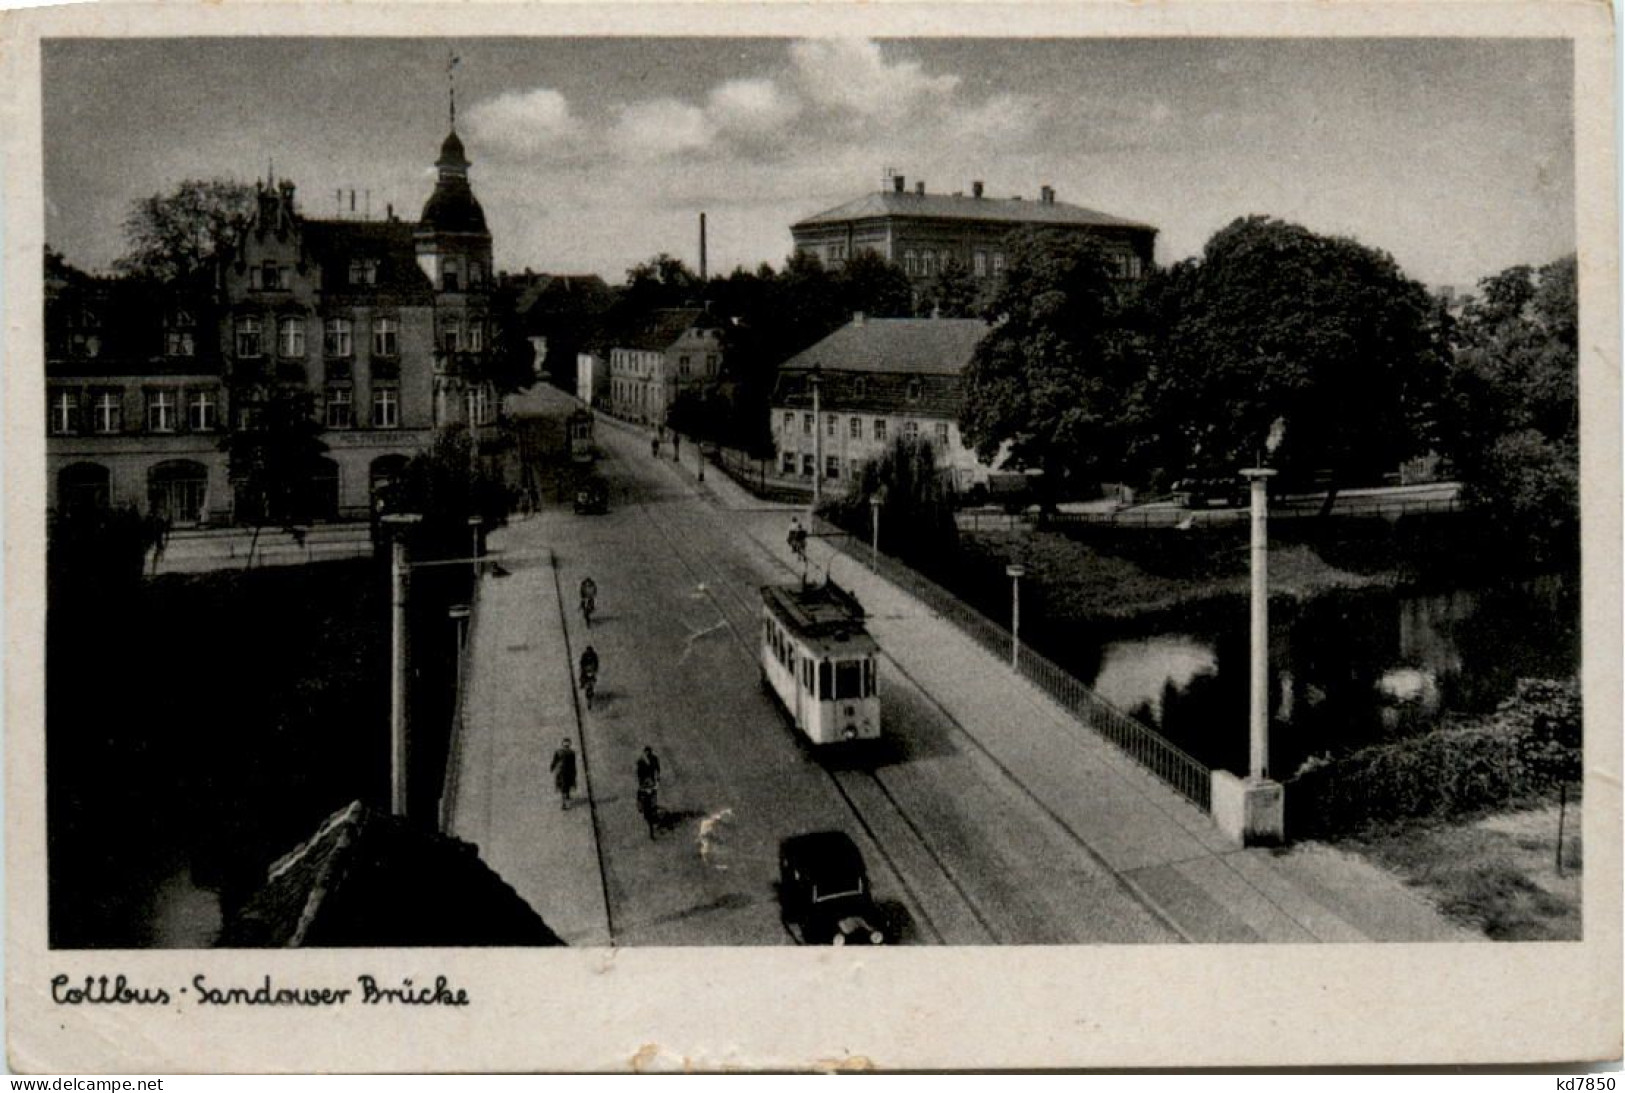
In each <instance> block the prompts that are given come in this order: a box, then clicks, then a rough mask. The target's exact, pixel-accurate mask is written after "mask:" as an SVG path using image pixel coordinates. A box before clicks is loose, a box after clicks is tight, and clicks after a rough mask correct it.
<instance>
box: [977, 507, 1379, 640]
mask: <svg viewBox="0 0 1625 1093" xmlns="http://www.w3.org/2000/svg"><path fill="white" fill-rule="evenodd" d="M1135 534H1136V536H1137V539H1127V538H1125V537H1117V538H1114V539H1108V540H1103V541H1101V542H1098V543H1097V542H1090V541H1084V540H1082V539H1075V538H1072V537H1069V536H1067V535H1063V534H1059V533H1055V532H1050V531H1043V530H1030V531H1026V530H1024V531H986V532H975V533H962V534H961V537H960V551H961V556H962V559H963V562H964V568H965V569H966V570H968V571H969V573H970V574H975V575H976V578H980V581H978V583H981V582H984V581H985V582H988V583H991V584H993V585H994V586H995V587H996V588H999V589H1000V590H1001V591H1002V592H1003V594H1004V595H1006V596H1007V595H1008V588H1009V581H1008V578H1006V577H1005V576H1004V566H1005V565H1006V564H1007V563H1010V562H1015V563H1019V564H1021V565H1023V566H1025V567H1026V570H1027V574H1026V577H1025V578H1024V579H1023V595H1024V596H1030V597H1031V598H1032V599H1033V600H1034V601H1036V602H1034V603H1033V611H1032V614H1033V616H1034V617H1035V618H1042V619H1043V621H1044V624H1045V628H1046V629H1049V628H1060V627H1066V626H1071V625H1077V624H1088V623H1114V624H1117V623H1129V622H1133V623H1138V624H1141V625H1153V624H1156V623H1158V622H1160V621H1162V620H1165V619H1167V618H1168V617H1169V616H1171V615H1176V614H1180V613H1183V612H1188V611H1189V610H1191V609H1193V608H1200V607H1201V606H1203V605H1207V604H1212V603H1215V602H1218V601H1223V600H1234V599H1235V598H1236V597H1245V596H1247V595H1248V594H1249V592H1250V589H1251V585H1250V580H1251V578H1250V575H1249V572H1248V553H1247V544H1246V541H1245V539H1237V538H1236V537H1235V536H1225V537H1223V538H1219V537H1216V536H1211V535H1209V536H1204V537H1203V538H1202V539H1201V540H1200V541H1193V540H1190V539H1177V538H1171V537H1172V536H1177V535H1178V534H1179V533H1178V532H1168V533H1135ZM1269 577H1270V598H1271V599H1272V600H1281V599H1289V600H1308V599H1311V598H1313V597H1314V596H1317V595H1320V594H1321V593H1324V592H1330V591H1339V590H1350V589H1362V588H1373V587H1381V586H1385V585H1391V584H1393V582H1394V574H1393V572H1392V571H1391V570H1390V571H1383V570H1378V571H1375V572H1357V571H1355V570H1353V569H1349V568H1343V567H1341V566H1338V565H1334V564H1332V563H1331V562H1328V561H1327V560H1325V559H1324V558H1323V557H1322V556H1321V554H1320V553H1318V552H1317V551H1316V550H1315V549H1314V548H1313V547H1311V546H1309V545H1307V544H1303V543H1276V544H1275V545H1273V546H1272V547H1271V549H1270V552H1269ZM976 578H973V580H974V579H976ZM956 583H957V582H956ZM995 602H998V601H995ZM1036 636H1037V635H1036V634H1035V637H1036Z"/></svg>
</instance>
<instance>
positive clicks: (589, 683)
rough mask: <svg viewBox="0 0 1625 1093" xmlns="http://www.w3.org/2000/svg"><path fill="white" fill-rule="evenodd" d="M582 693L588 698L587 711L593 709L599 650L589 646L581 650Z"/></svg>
mask: <svg viewBox="0 0 1625 1093" xmlns="http://www.w3.org/2000/svg"><path fill="white" fill-rule="evenodd" d="M580 679H581V691H582V693H583V694H584V695H586V697H587V709H589V710H590V709H592V697H593V691H594V690H595V688H596V687H597V685H598V650H596V649H594V648H593V647H592V646H590V645H589V646H587V647H586V648H585V649H583V650H581V673H580Z"/></svg>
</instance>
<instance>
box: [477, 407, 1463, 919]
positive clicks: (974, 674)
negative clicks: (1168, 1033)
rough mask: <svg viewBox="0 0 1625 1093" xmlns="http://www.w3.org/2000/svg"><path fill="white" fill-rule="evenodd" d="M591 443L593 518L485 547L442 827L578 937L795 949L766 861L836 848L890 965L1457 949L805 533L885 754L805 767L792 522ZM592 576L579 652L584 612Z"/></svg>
mask: <svg viewBox="0 0 1625 1093" xmlns="http://www.w3.org/2000/svg"><path fill="white" fill-rule="evenodd" d="M550 397H551V398H552V399H554V400H556V401H557V403H558V405H559V410H560V412H566V411H567V410H568V409H569V407H570V405H571V403H570V401H569V400H568V399H567V397H566V396H564V395H562V394H559V393H556V392H551V393H550ZM598 438H599V444H600V447H601V449H603V451H604V457H603V458H602V459H601V460H600V464H599V470H600V473H602V474H603V475H604V476H605V477H606V478H607V479H608V480H609V482H610V486H611V493H610V511H609V513H608V514H607V515H601V516H577V515H575V514H574V513H572V512H570V511H568V510H559V509H557V508H550V509H549V510H548V511H546V512H544V513H542V514H541V515H538V516H536V517H534V518H531V519H529V520H526V521H523V522H520V523H517V524H515V525H514V526H512V527H510V528H507V529H504V530H503V531H501V532H498V533H496V534H495V535H493V537H492V546H493V548H494V549H497V550H500V551H502V552H505V553H506V554H507V555H508V556H509V557H510V558H512V559H514V560H513V561H512V562H511V563H508V564H507V568H508V569H510V570H511V572H512V575H511V576H508V577H503V578H488V579H487V580H485V581H484V582H483V584H482V589H481V593H480V604H479V611H478V613H479V618H478V621H477V624H476V626H475V630H474V636H473V638H472V640H473V642H474V669H473V671H472V674H471V680H470V693H469V697H468V707H467V711H468V716H467V724H466V727H465V731H464V733H463V734H462V736H461V737H460V739H459V741H458V744H457V748H456V754H455V755H454V756H453V765H454V767H455V769H456V770H457V772H458V773H457V778H456V782H455V793H454V794H453V795H452V797H451V799H450V801H449V802H448V804H449V809H448V811H449V814H450V823H451V827H452V829H453V830H454V831H455V833H457V834H458V835H459V836H461V837H463V838H467V839H470V840H471V841H473V842H476V843H477V844H479V845H480V847H481V852H482V854H483V855H484V856H485V858H486V860H487V861H488V862H489V863H490V864H491V865H492V867H493V868H495V869H496V870H497V871H498V872H499V873H501V874H502V875H503V876H504V877H506V878H507V879H508V881H509V882H510V883H512V884H513V885H514V886H515V887H516V888H517V889H518V890H519V891H520V893H521V894H522V895H524V896H525V898H526V899H528V900H530V901H531V903H532V905H533V906H534V907H535V908H536V909H537V911H538V912H539V913H540V914H541V915H542V917H543V918H544V919H546V920H547V921H548V923H549V925H550V926H552V927H553V928H554V929H555V930H557V931H558V932H559V933H560V934H561V936H563V937H564V938H565V939H566V940H567V941H570V942H571V943H572V944H602V943H605V942H606V941H608V942H612V943H614V944H618V945H683V944H785V943H790V942H791V941H792V938H791V937H790V936H789V934H788V932H787V931H786V930H785V928H784V926H783V924H782V923H781V922H780V920H779V914H778V905H777V899H776V893H775V891H774V880H775V878H776V869H777V857H776V851H777V846H778V843H779V840H780V839H782V838H783V837H785V836H787V835H791V834H796V833H799V832H805V831H815V830H823V829H830V828H837V829H841V830H844V831H847V832H848V833H849V834H850V835H851V836H852V837H853V838H854V840H856V841H857V843H858V845H859V846H860V847H861V848H862V850H863V853H864V856H865V857H866V859H867V860H868V863H869V867H870V872H871V876H872V880H873V887H874V891H875V894H876V896H877V898H878V899H879V900H880V901H881V903H882V906H883V907H884V908H885V909H886V910H887V911H888V913H889V914H890V916H891V918H892V919H893V921H894V923H895V925H896V927H897V930H898V933H899V935H900V936H899V940H900V941H902V942H904V943H924V944H939V943H940V944H989V943H1011V944H1043V943H1090V942H1097V943H1098V942H1167V941H1179V940H1194V941H1243V940H1249V941H1251V940H1268V941H1311V940H1364V939H1368V938H1382V939H1404V940H1431V939H1444V938H1454V937H1460V936H1462V935H1461V934H1460V933H1458V931H1457V930H1456V929H1455V928H1454V927H1452V926H1450V925H1449V924H1448V923H1446V922H1445V921H1444V920H1443V919H1441V918H1440V917H1439V916H1438V915H1437V914H1436V913H1435V912H1434V911H1433V910H1432V908H1430V907H1429V906H1427V905H1426V904H1424V903H1423V902H1422V901H1421V900H1420V899H1418V898H1417V897H1416V896H1415V895H1413V894H1412V893H1410V892H1409V891H1407V890H1405V889H1404V888H1403V887H1402V886H1401V885H1399V884H1398V883H1397V882H1396V881H1394V880H1393V879H1392V878H1390V877H1389V876H1388V875H1386V874H1384V873H1382V872H1381V871H1379V870H1376V869H1374V868H1372V867H1370V866H1368V865H1366V864H1365V863H1364V862H1362V861H1359V860H1358V859H1354V858H1351V857H1348V856H1346V855H1341V854H1335V853H1333V852H1331V851H1329V850H1326V849H1325V848H1319V847H1314V846H1308V847H1303V848H1298V849H1295V850H1293V851H1290V852H1285V853H1271V852H1268V851H1257V850H1254V851H1242V850H1239V849H1237V848H1235V847H1233V846H1231V845H1230V844H1228V843H1227V842H1226V841H1225V839H1224V838H1223V836H1221V835H1220V834H1219V833H1218V831H1217V830H1216V829H1215V828H1214V827H1213V825H1212V823H1211V821H1210V820H1209V819H1208V817H1207V816H1206V815H1204V814H1202V813H1201V812H1200V811H1198V810H1197V809H1195V808H1194V807H1192V806H1190V805H1189V804H1187V803H1186V802H1185V801H1184V800H1183V799H1181V798H1179V797H1178V796H1177V795H1175V794H1174V793H1172V791H1170V790H1167V789H1166V788H1165V787H1163V786H1162V785H1161V784H1160V783H1159V782H1157V781H1156V780H1155V779H1153V778H1152V777H1150V776H1149V775H1147V774H1145V773H1144V772H1143V771H1141V770H1140V769H1139V768H1138V767H1136V766H1135V765H1134V764H1133V763H1131V762H1130V761H1129V760H1127V759H1126V758H1125V757H1123V756H1122V755H1121V754H1120V753H1118V752H1116V751H1115V749H1113V748H1111V746H1110V745H1108V744H1106V743H1104V742H1103V741H1101V740H1100V739H1099V738H1098V737H1095V736H1094V735H1093V734H1092V733H1090V732H1089V731H1088V730H1086V729H1084V728H1083V727H1082V726H1080V725H1078V724H1077V723H1076V722H1075V721H1074V720H1073V719H1072V718H1071V717H1070V716H1069V715H1067V714H1066V713H1065V712H1064V711H1062V710H1061V709H1060V708H1059V707H1057V706H1055V704H1054V703H1052V702H1051V701H1050V700H1049V699H1048V698H1047V696H1045V695H1043V694H1042V693H1041V692H1039V691H1038V690H1037V689H1035V688H1033V687H1032V686H1031V685H1030V684H1028V683H1027V682H1026V681H1025V680H1023V679H1021V678H1020V677H1018V676H1016V675H1015V674H1014V673H1012V672H1011V671H1010V670H1009V668H1008V666H1007V665H1005V664H1003V663H1002V662H1001V661H999V660H998V659H997V658H995V657H993V656H990V655H989V654H987V653H986V652H985V651H983V650H982V649H981V648H980V647H979V646H977V645H976V644H975V643H974V642H972V641H971V640H970V639H968V638H965V637H964V636H963V635H961V634H960V633H959V632H958V631H957V630H955V629H954V628H953V627H952V626H951V625H949V624H948V623H946V622H944V621H942V620H940V619H937V618H934V617H933V616H932V615H931V613H930V612H929V611H928V610H927V609H926V608H925V607H924V606H923V605H921V604H920V603H919V602H918V601H916V600H914V599H913V598H912V597H910V596H908V595H906V594H905V593H903V592H901V591H900V590H898V589H896V588H895V587H893V586H891V585H890V584H888V583H886V582H884V581H883V580H881V579H880V578H878V577H876V576H875V575H873V574H871V573H869V572H868V571H867V570H866V569H864V568H863V567H861V566H860V565H858V564H857V563H855V562H853V561H852V560H851V559H849V558H846V557H837V556H835V555H834V552H833V551H832V550H831V549H830V548H829V546H828V545H827V544H825V543H822V542H818V541H816V540H815V541H814V543H813V545H812V549H811V554H812V558H813V568H814V571H815V572H814V575H815V576H819V575H821V574H822V571H823V569H824V568H825V567H826V566H833V575H834V577H835V579H836V580H837V581H838V582H840V583H842V584H843V585H846V586H847V587H849V588H851V589H852V590H853V591H854V592H856V594H857V595H858V597H859V598H860V600H861V601H862V602H863V603H864V604H865V606H866V607H867V608H868V610H869V612H870V614H871V622H870V628H871V630H872V632H873V633H874V634H875V636H876V638H877V640H878V641H879V643H880V645H881V647H882V649H883V650H884V651H885V655H884V657H883V660H882V664H881V694H882V702H883V706H884V710H885V731H886V740H885V742H884V744H883V746H882V747H881V748H879V749H877V750H876V751H875V752H874V754H873V755H871V756H870V757H869V758H868V759H867V760H866V761H863V762H861V763H859V762H847V763H844V764H836V763H830V762H827V761H825V760H824V759H822V758H820V757H818V756H815V755H814V754H813V753H812V752H811V750H810V749H809V748H808V747H807V746H806V745H805V744H803V743H802V742H801V741H800V739H799V737H798V736H797V735H796V734H795V733H794V731H793V730H792V729H791V727H790V725H789V722H788V720H787V719H786V718H785V716H784V715H783V713H782V712H781V711H780V710H779V708H778V707H777V705H776V703H775V701H774V699H773V698H772V697H771V696H770V695H769V694H767V693H766V692H765V691H764V690H763V689H762V688H761V686H760V684H759V670H758V668H757V656H756V642H757V635H758V633H759V630H760V624H759V616H760V610H761V608H760V599H759V594H758V588H759V587H760V586H761V585H762V584H766V583H786V582H790V581H794V580H796V579H797V577H798V575H799V569H796V568H792V561H791V558H790V556H789V553H788V550H787V548H786V547H785V544H784V537H785V532H786V530H787V529H788V526H789V520H790V516H791V515H792V513H793V512H794V511H796V510H792V509H789V508H785V507H782V506H774V505H770V504H766V503H763V502H759V501H756V500H755V499H753V498H751V497H750V496H749V495H748V494H746V493H745V492H744V491H742V490H740V489H739V488H738V487H737V486H735V485H734V484H733V483H732V482H731V481H729V480H727V479H726V478H724V477H723V476H722V475H721V474H720V473H719V472H717V471H716V470H715V469H712V470H711V472H710V474H709V475H708V477H707V479H706V481H705V482H704V483H699V482H697V481H696V475H695V463H694V457H695V454H696V453H695V452H694V451H693V449H692V448H691V447H689V446H687V445H685V446H684V449H683V453H682V455H683V462H682V464H681V465H680V466H679V465H675V464H674V463H673V462H672V459H671V449H670V446H669V445H667V446H666V447H665V448H664V449H663V452H662V458H661V459H658V460H657V459H654V458H652V457H651V456H650V454H649V444H648V434H647V433H646V432H642V431H639V430H634V429H631V428H629V427H626V426H623V425H621V424H619V423H616V422H611V421H606V420H603V419H601V420H600V425H599V428H598ZM549 553H551V554H552V556H553V557H554V558H556V564H557V580H556V582H555V576H554V571H553V568H552V565H551V564H550V563H549V562H548V561H547V560H546V558H545V556H546V555H547V554H549ZM538 554H540V555H543V556H544V557H543V558H542V560H540V561H537V560H520V559H521V558H523V557H528V556H533V555H538ZM589 574H590V575H591V576H592V577H593V578H594V580H595V581H596V582H597V585H598V614H597V615H596V616H595V618H594V621H593V624H592V627H591V629H590V630H588V629H587V628H586V626H585V625H584V623H583V620H582V619H581V617H580V615H579V613H577V612H576V611H575V601H576V593H575V590H576V588H577V586H578V585H579V582H580V580H581V578H582V577H584V576H587V575H589ZM560 589H561V590H562V596H563V602H564V604H565V605H566V606H567V607H568V608H569V609H568V610H567V611H562V612H561V611H560V602H559V595H560V593H559V591H558V590H560ZM589 642H590V643H591V644H592V645H593V646H594V647H595V648H596V649H597V651H598V653H599V655H600V658H601V661H602V668H601V670H600V677H599V679H600V683H599V694H598V702H597V703H596V705H595V708H594V709H593V710H591V711H586V710H584V709H580V708H579V704H578V703H577V702H575V701H574V700H573V697H572V694H571V688H572V683H571V679H570V675H571V673H570V668H569V667H568V666H569V665H570V664H571V663H573V661H574V658H575V657H576V656H577V655H579V652H580V650H581V649H582V647H583V646H584V645H585V644H587V643H589ZM572 730H573V731H574V732H575V733H576V734H578V735H577V739H578V745H579V746H580V747H581V748H582V749H583V751H584V752H585V758H586V761H587V762H586V767H587V771H588V774H589V776H590V788H591V792H592V804H591V805H590V806H587V805H581V806H578V807H577V808H574V809H572V810H570V811H563V810H561V809H560V808H559V802H558V800H557V798H556V795H555V794H554V793H553V789H552V782H551V778H550V777H549V776H548V774H547V769H546V768H547V759H548V757H549V756H550V755H551V754H552V751H553V749H554V748H555V747H556V746H557V744H558V741H559V739H561V738H562V737H563V736H565V735H570V734H571V732H572ZM645 744H648V745H650V746H652V747H653V748H654V749H655V751H656V752H657V753H658V754H659V755H660V757H661V761H662V764H663V767H664V774H665V784H664V786H663V788H662V793H661V804H662V807H663V809H664V811H665V813H666V818H665V823H664V825H663V828H662V830H660V831H659V832H657V834H656V836H655V837H654V838H651V837H650V835H649V833H648V831H647V830H646V828H645V826H644V825H643V823H642V821H641V819H640V818H639V816H638V815H637V810H636V807H635V803H634V791H635V779H634V774H633V766H634V763H635V761H636V757H637V754H638V753H639V751H640V750H641V749H642V747H643V746H644V745H645Z"/></svg>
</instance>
